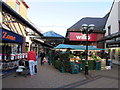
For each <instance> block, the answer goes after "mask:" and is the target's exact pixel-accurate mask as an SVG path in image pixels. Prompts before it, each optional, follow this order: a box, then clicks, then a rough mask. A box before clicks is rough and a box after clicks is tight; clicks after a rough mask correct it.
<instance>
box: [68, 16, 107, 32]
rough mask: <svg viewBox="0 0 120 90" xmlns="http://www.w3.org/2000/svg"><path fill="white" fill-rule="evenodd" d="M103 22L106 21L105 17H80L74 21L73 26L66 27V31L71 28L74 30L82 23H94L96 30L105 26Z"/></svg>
mask: <svg viewBox="0 0 120 90" xmlns="http://www.w3.org/2000/svg"><path fill="white" fill-rule="evenodd" d="M105 23H106V17H104V18H92V17H86V18H82V19H81V20H79V21H78V22H77V23H75V24H74V25H73V26H71V27H70V28H68V31H71V30H75V31H76V30H78V29H80V28H81V27H82V24H88V25H89V24H94V25H95V29H96V30H103V29H104V27H105Z"/></svg>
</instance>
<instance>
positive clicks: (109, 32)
mask: <svg viewBox="0 0 120 90" xmlns="http://www.w3.org/2000/svg"><path fill="white" fill-rule="evenodd" d="M108 35H111V26H108Z"/></svg>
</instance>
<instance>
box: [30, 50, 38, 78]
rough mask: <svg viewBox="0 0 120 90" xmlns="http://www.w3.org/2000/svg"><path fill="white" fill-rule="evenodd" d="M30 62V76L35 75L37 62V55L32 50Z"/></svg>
mask: <svg viewBox="0 0 120 90" xmlns="http://www.w3.org/2000/svg"><path fill="white" fill-rule="evenodd" d="M28 61H29V69H30V76H32V75H34V74H35V62H36V53H35V52H34V51H33V49H31V51H29V52H28Z"/></svg>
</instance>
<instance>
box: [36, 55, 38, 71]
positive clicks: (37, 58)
mask: <svg viewBox="0 0 120 90" xmlns="http://www.w3.org/2000/svg"><path fill="white" fill-rule="evenodd" d="M37 64H38V55H36V62H35V73H37Z"/></svg>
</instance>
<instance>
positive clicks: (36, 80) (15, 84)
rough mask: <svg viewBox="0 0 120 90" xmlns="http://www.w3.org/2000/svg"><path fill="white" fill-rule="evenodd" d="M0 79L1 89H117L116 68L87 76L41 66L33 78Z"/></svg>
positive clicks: (93, 71) (9, 77)
mask: <svg viewBox="0 0 120 90" xmlns="http://www.w3.org/2000/svg"><path fill="white" fill-rule="evenodd" d="M14 75H15V74H12V75H9V76H7V77H5V78H3V79H2V86H3V88H118V66H117V65H114V66H113V68H112V70H103V71H95V70H92V71H89V76H85V75H84V73H83V72H80V73H79V74H70V73H61V72H59V71H58V70H57V69H55V68H54V67H53V66H51V65H50V66H49V65H47V64H46V65H43V66H40V65H39V68H38V73H37V74H36V75H34V76H33V77H29V76H28V77H23V76H18V77H14Z"/></svg>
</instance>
